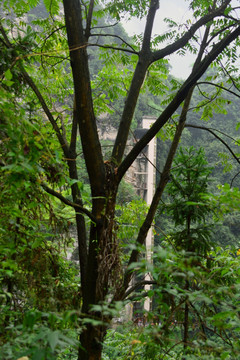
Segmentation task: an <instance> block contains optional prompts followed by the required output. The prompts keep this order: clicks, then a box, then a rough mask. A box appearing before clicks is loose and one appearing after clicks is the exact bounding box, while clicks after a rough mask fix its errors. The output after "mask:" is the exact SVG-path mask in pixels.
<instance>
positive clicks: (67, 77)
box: [0, 0, 240, 360]
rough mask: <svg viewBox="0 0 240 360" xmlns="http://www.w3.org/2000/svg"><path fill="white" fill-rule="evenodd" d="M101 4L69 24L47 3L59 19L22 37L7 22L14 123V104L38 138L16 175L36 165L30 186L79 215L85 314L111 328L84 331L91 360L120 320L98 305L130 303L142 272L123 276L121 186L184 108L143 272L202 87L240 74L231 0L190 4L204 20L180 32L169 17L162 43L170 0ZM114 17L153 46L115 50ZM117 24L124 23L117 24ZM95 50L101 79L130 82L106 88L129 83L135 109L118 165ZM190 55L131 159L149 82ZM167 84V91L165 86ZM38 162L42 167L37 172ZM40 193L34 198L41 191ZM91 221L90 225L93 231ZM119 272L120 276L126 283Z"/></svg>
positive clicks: (122, 132) (5, 67)
mask: <svg viewBox="0 0 240 360" xmlns="http://www.w3.org/2000/svg"><path fill="white" fill-rule="evenodd" d="M96 3H98V2H97V1H94V0H89V1H87V2H81V1H79V0H63V8H64V19H65V23H64V22H63V19H62V18H61V17H59V14H60V10H61V7H60V2H59V1H57V0H54V1H44V4H45V6H46V9H47V11H48V13H49V17H48V18H45V19H34V20H33V21H32V24H33V26H32V27H30V26H29V25H27V24H26V23H24V19H22V21H20V22H19V23H18V24H16V26H15V29H12V27H14V26H13V24H12V21H11V16H10V17H9V16H7V17H6V19H5V20H4V19H2V20H1V25H0V33H1V38H0V40H1V50H2V54H3V57H2V61H1V79H2V90H1V91H2V95H3V96H2V99H3V100H2V101H3V103H4V104H3V106H2V109H3V119H4V122H3V124H6V123H9V110H8V108H7V105H6V104H7V103H8V102H9V101H10V99H11V101H13V103H14V107H15V108H14V107H11V112H13V113H14V111H15V112H16V110H17V111H19V109H21V112H22V113H21V114H22V116H21V118H20V119H19V120H18V121H19V122H21V121H22V119H28V123H29V124H30V127H31V126H32V127H33V128H32V131H31V132H30V134H28V136H27V137H26V139H22V142H21V143H20V144H19V151H22V153H23V157H22V158H18V159H17V160H18V167H17V168H16V167H15V168H14V171H15V174H16V176H17V175H18V174H19V173H20V168H21V166H23V164H25V168H24V169H25V170H26V171H24V174H26V173H28V177H27V179H26V178H25V177H24V176H25V175H24V176H23V178H22V180H23V182H25V181H26V180H27V181H28V184H29V185H31V188H32V187H33V189H34V190H35V191H36V192H37V193H43V192H45V193H47V194H49V195H50V196H52V197H55V198H56V199H59V200H60V201H61V202H62V203H63V204H64V205H66V206H68V207H69V208H72V209H74V211H75V222H76V227H77V234H78V235H77V237H78V247H79V264H80V283H81V297H80V298H79V302H81V311H82V313H83V314H85V315H86V316H89V317H90V318H93V319H95V320H96V319H99V320H101V321H102V320H103V323H101V325H98V324H97V325H95V324H94V323H93V322H92V323H91V322H90V323H89V324H87V325H86V327H85V328H84V329H83V331H82V333H81V335H80V342H81V346H80V347H79V359H81V360H84V359H100V358H101V349H102V342H103V340H104V336H105V333H106V324H107V323H108V322H109V321H110V320H111V315H109V316H105V317H104V316H103V315H102V314H101V313H100V312H98V311H92V310H91V308H92V306H94V305H98V304H101V303H102V302H103V301H104V300H105V299H106V298H108V301H109V302H114V301H116V300H122V299H124V297H125V294H126V291H127V289H128V286H129V282H130V280H131V278H132V271H129V270H128V268H127V269H126V270H124V269H122V272H119V271H116V269H119V262H120V260H119V256H118V251H117V249H118V247H117V227H116V221H115V205H116V197H117V193H118V187H119V184H120V182H121V181H122V179H123V177H124V175H125V173H126V171H127V170H128V169H129V167H130V166H131V164H132V163H133V162H134V160H135V159H136V157H137V156H138V154H140V152H141V151H142V150H143V149H144V147H145V146H146V145H147V144H148V142H149V141H150V140H151V139H152V138H153V137H154V136H155V135H156V134H157V133H158V132H159V131H160V129H161V128H162V127H163V126H164V125H165V124H166V123H167V122H168V121H169V119H170V118H171V117H172V115H173V114H174V113H175V112H176V111H177V109H179V107H180V106H182V109H181V114H180V116H179V119H178V124H177V126H176V132H175V135H174V139H173V142H172V145H171V148H170V151H169V154H168V156H167V159H166V162H165V166H164V169H163V171H162V174H161V177H160V181H159V183H158V184H157V187H156V192H155V195H154V197H153V201H152V204H151V205H150V208H149V211H148V213H147V216H146V218H145V220H144V222H143V224H142V226H141V227H140V228H139V233H138V236H137V237H136V239H135V244H136V246H135V248H134V249H133V250H132V252H131V254H130V256H129V260H128V265H131V264H132V263H134V262H135V261H136V260H137V258H138V255H139V247H138V246H137V245H143V244H144V240H145V237H146V234H147V232H148V230H149V228H150V226H151V223H152V221H153V218H154V215H155V212H156V209H157V206H158V203H159V201H160V199H161V196H162V193H163V191H164V188H165V186H166V184H167V183H168V180H169V173H170V169H171V164H172V161H173V158H174V155H175V152H176V149H177V146H178V143H179V140H180V137H181V134H182V131H183V129H184V126H185V121H186V116H187V112H188V109H189V104H190V100H191V96H192V93H193V91H194V86H195V84H196V82H197V81H198V80H199V79H200V77H201V76H202V75H203V74H204V72H205V71H206V70H207V69H208V67H209V66H210V65H211V64H215V65H216V66H217V64H219V63H221V62H223V61H224V59H226V65H225V67H226V68H227V69H228V70H227V71H228V74H229V73H231V78H232V79H233V77H234V60H235V58H236V52H237V46H238V44H239V39H238V36H239V35H240V27H239V22H238V19H237V16H236V12H238V11H239V10H238V8H234V2H233V1H231V0H224V1H223V0H219V1H217V0H213V1H210V2H209V1H201V2H199V1H197V0H195V1H190V2H189V6H190V8H191V9H192V12H193V21H189V22H188V23H186V24H182V26H180V27H179V28H178V25H177V24H176V23H174V22H173V21H171V20H168V23H169V27H170V30H169V33H167V34H166V35H163V36H157V37H155V38H154V37H153V35H152V28H153V23H154V18H155V14H156V12H157V11H158V9H159V1H158V0H151V1H135V0H132V1H129V2H122V1H106V2H105V1H102V3H101V5H102V8H99V7H97V8H96V7H95V6H96ZM37 4H38V1H37V0H32V1H31V2H29V3H28V2H27V3H26V2H25V1H24V0H19V1H14V2H12V1H11V2H9V1H1V5H2V9H3V11H5V12H6V13H7V11H8V10H9V9H11V10H14V11H15V13H16V14H17V15H18V16H22V15H24V14H25V13H27V12H28V10H29V9H30V7H31V8H34V7H35V6H37ZM107 9H108V10H107ZM107 11H108V12H109V13H110V15H111V18H112V20H113V21H115V20H117V21H119V20H120V17H121V14H123V13H127V14H128V15H129V17H132V16H137V17H145V18H146V25H145V29H144V32H143V36H142V38H141V37H140V38H138V39H137V40H136V41H135V43H131V44H130V43H127V42H126V41H125V39H122V38H121V37H117V36H116V35H115V38H117V40H118V42H117V41H113V39H114V37H113V36H112V34H110V35H109V37H108V38H107V39H108V43H107V44H106V43H104V44H99V43H98V41H97V40H96V39H98V38H99V37H101V36H105V35H106V34H105V35H103V34H101V31H100V30H99V28H98V24H97V19H98V17H101V16H103V15H104V14H106V13H107ZM110 25H111V26H114V23H113V22H112V23H111V24H110ZM108 26H109V25H108ZM65 29H66V33H67V37H66V34H65ZM200 29H201V31H202V29H204V36H203V37H201V36H200V35H199V34H198V31H199V30H200ZM176 30H177V31H176ZM46 34H47V35H46ZM119 40H120V44H119ZM165 41H166V43H164V42H165ZM67 47H68V49H69V56H68V54H67V50H66V49H67ZM90 47H100V48H102V55H101V56H102V58H103V66H106V70H105V71H104V72H102V77H101V81H103V82H104V84H105V85H106V86H107V85H108V84H109V86H110V87H111V84H112V82H110V80H109V79H111V75H112V74H113V75H112V76H115V77H116V79H115V81H116V83H117V85H118V86H117V87H116V84H115V87H114V86H113V88H115V90H112V88H110V87H109V88H108V89H105V92H106V93H107V94H108V93H110V91H115V92H116V91H117V89H118V90H119V89H121V88H122V87H125V88H124V90H122V91H121V95H123V94H124V95H125V102H124V105H123V109H122V113H121V118H120V123H119V127H118V132H117V136H116V139H115V142H114V146H113V151H112V153H111V156H110V158H108V159H104V157H103V152H102V148H101V143H100V139H99V135H98V131H97V118H98V116H99V114H97V111H98V110H99V107H98V106H97V104H99V103H101V104H102V105H103V104H105V105H106V106H100V110H99V111H101V110H102V111H103V109H104V111H105V110H106V109H107V108H108V106H107V104H108V101H109V99H108V98H107V97H106V94H104V93H103V92H102V93H101V94H100V96H98V97H97V98H95V96H94V95H95V90H94V86H95V84H96V83H94V79H92V83H91V76H90V72H89V62H90V61H91V58H89V57H88V48H90ZM186 49H190V51H192V52H193V53H195V54H196V61H195V63H194V66H193V68H192V72H191V74H190V75H189V77H188V78H187V79H186V80H185V81H183V82H182V83H178V82H176V81H174V80H173V81H172V89H169V90H167V92H166V93H165V95H164V99H165V104H166V106H165V108H164V109H163V110H162V111H160V114H159V116H158V117H157V119H156V122H155V123H154V125H153V126H152V127H151V129H150V130H149V131H148V132H147V133H146V134H145V135H144V136H143V137H142V138H141V139H140V140H139V141H138V143H137V144H136V145H135V146H134V147H133V148H132V150H131V151H130V152H129V153H127V154H126V144H127V140H128V136H129V131H130V127H131V123H132V121H133V117H134V111H135V109H136V104H137V102H138V99H139V95H140V92H141V89H142V87H144V86H145V84H144V82H145V83H148V84H149V87H150V89H152V90H153V89H154V90H155V93H157V90H156V89H157V88H161V79H162V77H163V76H164V77H166V75H167V74H168V64H167V61H166V59H167V58H168V56H169V55H171V54H173V53H176V52H181V53H182V54H183V55H184V54H185V51H186ZM230 55H231V57H230ZM113 65H114V66H115V67H117V71H115V72H113V71H112V69H113ZM70 66H71V68H70ZM117 74H118V75H119V74H120V76H117ZM235 77H236V76H235ZM158 78H159V83H158V84H157V82H158ZM106 79H107V81H106ZM235 81H237V79H235ZM156 84H157V85H158V87H157V86H155V85H156ZM159 93H160V91H159ZM117 96H119V94H118V95H117ZM161 96H162V94H161ZM11 115H12V114H11ZM11 118H12V116H11ZM4 126H5V125H4ZM35 131H37V132H39V134H40V139H39V144H40V146H41V149H39V151H37V150H36V151H35V152H34V154H38V157H36V158H34V157H33V156H32V144H31V142H30V139H34V136H35V137H36V136H37V133H36V132H35ZM78 134H79V135H78ZM4 139H5V140H4V141H5V142H7V141H8V140H7V139H9V131H8V132H6V133H4ZM53 139H54V140H53ZM36 143H38V141H37V140H36V138H35V142H34V144H35V145H36ZM80 143H81V148H82V154H83V157H84V160H85V164H86V169H87V174H88V181H89V184H90V189H91V200H90V202H91V206H90V207H89V206H88V205H89V200H88V203H86V201H85V199H84V197H83V194H82V193H81V190H82V189H83V186H82V183H81V179H79V177H78V168H77V164H78V163H77V161H78V153H77V149H79V144H80ZM38 146H39V145H38ZM49 149H51V151H50V156H49V155H48V154H47V153H48V150H49ZM14 159H16V157H14ZM12 160H13V157H12V156H11V154H9V152H6V153H5V156H4V157H3V160H2V163H1V165H2V167H3V171H4V172H5V175H9V171H10V172H11V171H12V170H13V169H12V168H11V165H12V164H13V163H12ZM30 162H32V163H34V164H37V165H36V166H35V167H33V166H32V167H29V165H30ZM9 167H10V168H9ZM29 196H30V194H29ZM32 196H34V193H31V197H32ZM49 198H50V197H49ZM20 211H21V208H20ZM89 221H90V224H89V228H88V226H87V225H86V224H87V222H89ZM116 274H119V276H118V277H117V276H116ZM79 296H80V295H79Z"/></svg>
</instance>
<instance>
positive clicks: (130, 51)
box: [87, 43, 138, 55]
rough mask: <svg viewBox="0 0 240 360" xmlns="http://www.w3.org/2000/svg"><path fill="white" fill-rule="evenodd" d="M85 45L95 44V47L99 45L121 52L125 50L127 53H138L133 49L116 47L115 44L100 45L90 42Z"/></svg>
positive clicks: (99, 45)
mask: <svg viewBox="0 0 240 360" xmlns="http://www.w3.org/2000/svg"><path fill="white" fill-rule="evenodd" d="M87 45H88V46H97V47H100V48H103V49H112V50H120V51H123V52H127V53H129V54H134V55H138V52H137V51H135V50H130V49H124V48H121V47H117V46H111V45H101V44H91V43H88V44H87Z"/></svg>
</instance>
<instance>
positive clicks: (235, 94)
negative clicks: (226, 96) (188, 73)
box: [197, 81, 240, 98]
mask: <svg viewBox="0 0 240 360" xmlns="http://www.w3.org/2000/svg"><path fill="white" fill-rule="evenodd" d="M202 84H204V85H212V86H215V87H218V88H219V89H222V90H225V91H227V92H229V93H230V94H232V95H234V96H236V97H238V98H240V95H238V94H237V93H236V92H235V91H232V90H230V89H228V88H226V87H225V86H222V85H219V84H215V83H212V82H210V81H199V82H197V85H202ZM237 90H238V91H239V92H240V89H238V88H237Z"/></svg>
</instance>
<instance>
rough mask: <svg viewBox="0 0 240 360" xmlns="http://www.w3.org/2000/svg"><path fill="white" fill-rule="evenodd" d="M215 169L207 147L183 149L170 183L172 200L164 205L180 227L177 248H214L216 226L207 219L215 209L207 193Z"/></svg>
mask: <svg viewBox="0 0 240 360" xmlns="http://www.w3.org/2000/svg"><path fill="white" fill-rule="evenodd" d="M211 171H212V169H211V168H210V167H209V166H208V164H207V161H206V159H205V157H204V151H203V149H199V150H198V151H196V150H195V149H194V148H193V147H191V148H188V149H182V148H180V149H179V152H178V154H177V156H176V158H175V160H174V163H173V168H172V172H171V181H170V182H169V184H168V186H167V194H168V196H169V197H170V199H171V203H170V204H166V205H164V206H163V208H164V209H165V210H166V212H167V214H169V215H170V216H172V219H173V221H174V224H175V227H176V228H175V231H174V234H173V239H174V240H173V241H174V244H175V246H176V247H177V249H185V250H186V251H194V252H195V251H197V252H199V253H206V250H209V249H210V244H209V240H210V238H211V232H212V226H211V229H210V227H209V225H206V220H207V219H208V216H209V214H211V213H212V212H213V210H214V208H213V206H212V204H211V202H210V201H209V200H208V199H207V198H206V195H207V186H208V182H209V175H210V174H211Z"/></svg>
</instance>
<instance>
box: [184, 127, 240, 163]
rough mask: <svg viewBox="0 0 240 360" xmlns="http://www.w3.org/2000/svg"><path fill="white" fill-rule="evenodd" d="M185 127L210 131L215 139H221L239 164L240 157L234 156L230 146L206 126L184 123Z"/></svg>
mask: <svg viewBox="0 0 240 360" xmlns="http://www.w3.org/2000/svg"><path fill="white" fill-rule="evenodd" d="M185 126H186V127H192V128H195V129H201V130H206V131H208V132H210V133H211V134H212V135H213V136H215V138H216V139H218V140H219V141H221V143H222V144H223V145H224V146H225V147H226V148H227V149H228V151H229V152H230V153H231V155H232V156H233V157H234V159H235V160H236V161H237V162H238V163H239V164H240V159H239V158H238V157H237V156H236V154H235V153H234V152H233V151H232V149H231V148H230V146H229V145H228V144H227V143H226V142H225V141H224V140H223V139H222V138H220V136H218V135H217V134H215V132H214V131H213V130H212V129H210V128H207V127H204V126H198V125H193V124H186V125H185Z"/></svg>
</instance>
